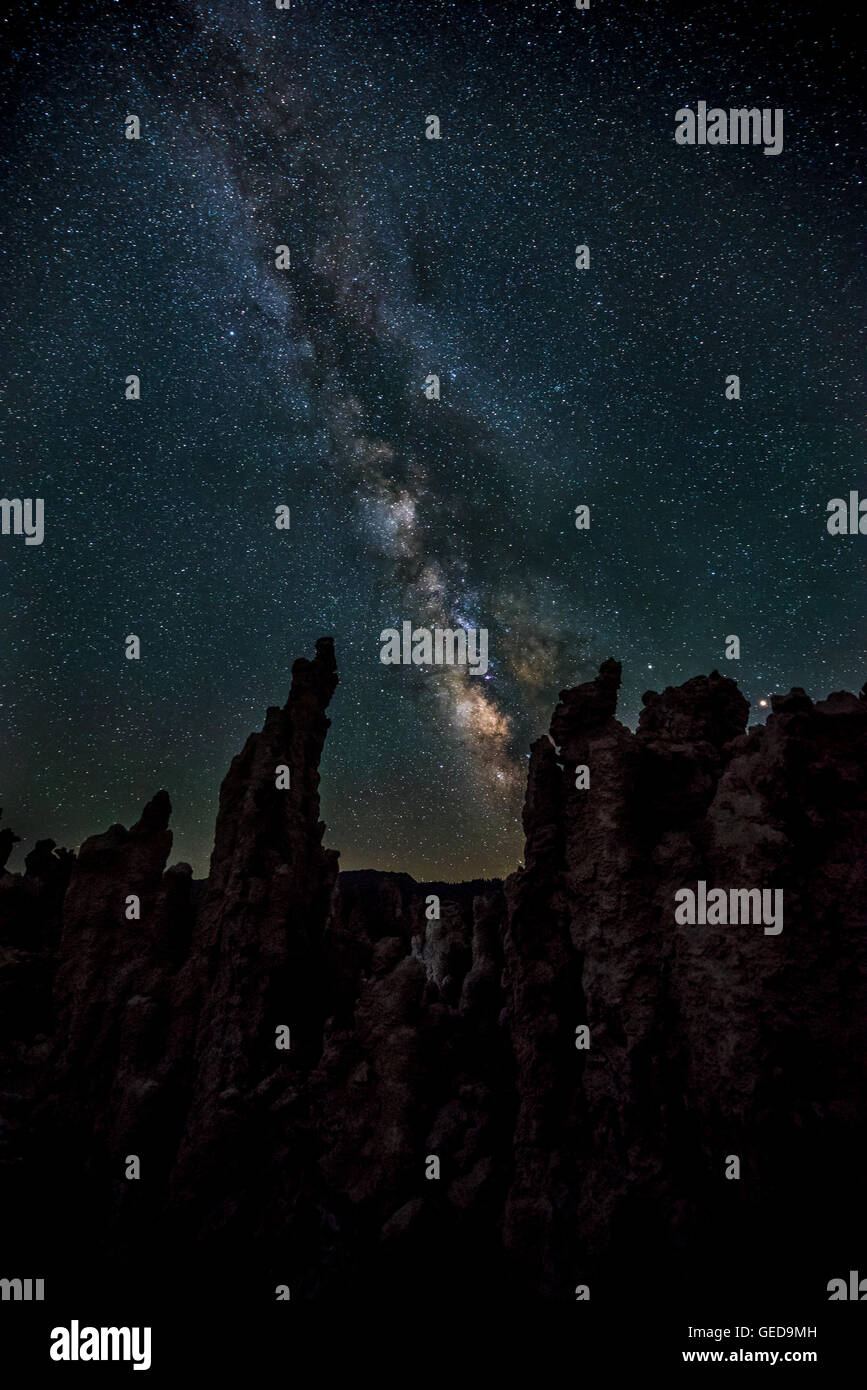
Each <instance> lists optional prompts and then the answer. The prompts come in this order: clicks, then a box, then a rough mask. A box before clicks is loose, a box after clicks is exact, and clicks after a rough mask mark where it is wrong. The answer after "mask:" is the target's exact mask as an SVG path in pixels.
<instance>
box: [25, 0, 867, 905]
mask: <svg viewBox="0 0 867 1390" xmlns="http://www.w3.org/2000/svg"><path fill="white" fill-rule="evenodd" d="M855 17H856V7H854V6H852V7H851V8H848V7H847V6H846V5H845V4H844V5H842V6H833V7H832V6H825V7H815V6H805V7H804V8H803V9H801V8H799V7H796V6H792V5H787V4H785V3H781V4H777V5H774V6H767V7H765V6H763V5H762V4H761V3H757V0H730V3H704V4H700V5H690V6H681V5H679V4H675V3H670V2H669V3H667V2H666V0H659V3H652V0H592V3H591V9H590V11H588V12H578V11H576V10H575V9H574V7H573V6H572V5H571V4H570V3H567V2H566V0H558V2H557V3H547V2H546V0H542V2H541V3H535V4H530V3H528V4H521V5H519V4H511V3H505V2H504V0H500V2H499V3H497V4H489V3H484V0H483V2H482V3H473V4H457V3H451V2H449V3H444V2H443V0H440V3H437V2H436V0H434V3H425V4H421V3H416V0H400V3H397V0H364V3H358V2H356V0H340V3H337V2H336V0H334V2H328V0H321V2H317V0H308V2H307V3H303V2H302V0H298V2H297V3H296V4H295V5H294V6H293V8H292V9H291V10H289V11H286V12H282V11H278V10H277V9H276V7H275V6H274V5H273V3H271V0H217V2H216V3H212V4H207V3H202V4H200V3H192V2H191V3H182V0H149V3H148V4H144V3H141V2H139V3H128V0H117V3H111V4H103V3H91V4H85V3H74V2H73V0H69V2H65V0H53V2H52V3H49V2H48V0H39V3H37V2H36V0H32V2H31V3H12V4H9V5H7V6H6V8H5V12H4V14H3V16H2V19H0V37H2V42H3V52H2V66H3V72H4V74H5V82H4V96H3V99H2V105H0V115H2V124H0V180H2V188H0V194H2V203H0V206H2V208H3V223H4V237H3V245H2V252H0V290H2V294H3V300H4V304H6V305H8V306H9V307H8V308H7V312H6V323H5V330H6V331H5V333H4V339H5V346H4V354H3V355H4V370H3V372H2V386H0V390H2V431H3V435H2V472H0V494H2V495H3V496H6V497H10V498H11V497H36V496H38V497H42V498H44V500H45V514H46V521H45V526H46V532H45V540H44V543H43V544H42V545H41V546H25V545H24V544H23V540H22V538H20V537H13V536H3V537H0V583H2V595H3V601H2V606H0V630H2V643H0V804H2V805H3V807H4V823H6V824H9V825H11V826H12V827H13V828H14V829H15V830H16V831H17V833H18V834H19V835H21V836H22V837H23V838H24V841H25V842H24V843H23V844H22V845H21V846H20V847H19V849H18V850H17V851H16V857H15V858H13V860H12V862H11V867H13V868H15V867H20V862H21V858H22V857H23V854H24V853H25V852H27V851H28V850H29V849H30V848H31V847H32V841H33V839H34V838H37V837H40V836H48V835H50V836H52V837H53V838H54V839H55V840H57V841H58V843H61V844H66V845H70V846H74V845H77V844H78V843H80V841H81V840H82V839H83V838H84V837H85V836H87V835H88V834H92V833H95V832H97V831H100V830H102V829H104V828H106V827H107V826H108V825H109V824H111V823H113V822H115V821H118V820H119V821H122V822H123V823H124V824H130V823H131V822H132V821H134V820H135V819H136V818H137V817H138V814H139V812H140V808H141V806H142V804H143V803H144V801H145V800H146V799H148V798H149V797H150V796H151V795H152V794H153V792H154V791H155V790H156V789H157V788H159V787H161V786H164V787H166V788H167V789H168V790H169V792H170V794H171V797H172V801H173V805H174V813H173V820H172V824H173V828H174V832H175V843H174V849H173V852H172V859H173V860H178V859H182V860H186V861H188V862H190V863H192V864H193V866H194V870H195V872H196V873H197V874H203V873H205V872H206V871H207V861H208V856H209V854H210V849H211V843H212V832H213V823H214V817H215V813H216V806H217V796H218V789H219V784H220V781H221V779H222V777H223V775H224V773H225V771H226V769H227V767H228V764H229V762H230V760H231V758H232V756H233V755H234V754H235V753H236V752H237V751H239V750H240V748H241V747H242V745H243V742H244V739H245V738H246V736H247V734H248V733H249V732H251V731H252V730H254V729H258V728H260V727H261V725H262V721H263V717H264V712H265V709H266V707H267V706H268V705H271V704H282V703H283V702H284V701H285V699H286V695H287V693H288V688H289V683H290V672H291V665H292V662H293V660H294V659H295V658H296V657H298V656H301V655H307V656H311V655H312V654H313V646H314V642H315V640H316V638H317V637H318V636H320V635H323V634H331V635H333V636H334V638H335V643H336V651H337V658H338V665H339V669H340V679H341V684H340V686H339V687H338V691H337V693H336V695H335V697H334V700H333V701H332V704H331V708H330V715H331V718H332V728H331V730H330V732H329V736H328V740H327V744H326V750H325V754H324V757H323V761H322V766H321V774H322V787H321V795H322V808H323V812H322V813H323V817H324V819H325V820H326V822H327V824H328V830H327V832H326V843H327V844H329V845H330V846H332V847H335V848H338V849H340V850H341V865H342V867H343V868H347V869H352V868H360V867H374V868H380V869H403V870H406V871H408V872H410V873H413V874H414V875H415V876H416V877H419V878H425V877H427V878H447V879H448V878H451V879H463V878H471V877H474V876H476V875H498V874H503V873H506V872H509V871H511V870H512V869H513V868H514V867H515V865H516V863H517V862H518V861H519V859H520V856H521V851H522V834H521V828H520V809H521V802H522V798H523V788H524V783H525V778H526V766H527V752H528V747H529V743H530V742H531V741H532V740H533V739H534V738H536V737H538V736H539V734H540V733H543V732H544V731H545V729H546V728H547V724H548V720H549V718H550V713H551V710H552V709H553V706H554V704H555V703H556V700H557V696H558V692H559V691H560V690H561V689H562V688H563V687H565V686H568V685H574V684H576V683H577V682H579V681H581V680H586V679H588V678H590V677H591V676H592V675H593V674H595V670H596V668H597V666H598V664H599V662H600V661H601V660H603V659H604V658H606V657H608V656H614V657H616V658H617V659H618V660H620V661H622V662H623V667H624V672H623V677H624V679H623V689H622V691H621V704H620V717H621V718H622V719H623V720H624V721H625V722H626V723H628V724H630V725H632V726H634V724H635V722H636V720H637V716H638V713H639V710H640V708H641V695H642V693H643V691H645V690H647V689H662V688H663V687H664V686H666V685H669V684H679V683H681V682H682V681H684V680H686V679H688V678H689V677H691V676H693V675H696V674H699V673H702V672H708V671H710V670H711V669H713V668H715V667H716V668H719V669H721V670H723V671H724V672H725V673H726V674H728V675H733V676H735V677H736V679H737V680H738V682H739V684H740V686H741V689H742V690H743V691H744V693H745V695H746V696H747V698H748V699H749V700H750V701H751V704H752V719H753V721H754V722H756V721H759V720H761V719H762V718H764V717H765V715H766V712H767V708H766V706H763V705H762V704H761V703H760V702H761V701H763V700H765V701H767V699H768V698H769V695H770V693H771V692H773V691H776V690H788V689H789V687H790V686H792V685H803V686H805V687H806V688H807V690H808V691H809V692H810V693H811V694H813V695H814V696H817V697H823V696H824V695H826V694H827V693H828V692H829V691H831V690H835V689H842V688H845V689H850V690H857V689H859V688H860V686H861V685H862V683H863V682H864V680H865V677H867V661H865V635H867V617H865V564H864V548H865V547H867V539H865V538H863V537H841V538H832V537H831V536H829V535H828V533H827V530H826V526H825V520H826V506H827V503H828V501H829V499H830V498H831V497H835V496H846V495H847V494H848V492H849V491H850V490H851V489H859V488H860V489H861V491H862V493H865V492H867V469H865V466H864V449H863V439H864V420H865V371H864V354H863V337H864V326H865V316H864V307H865V304H864V301H865V282H864V276H863V270H862V268H861V266H862V260H863V227H864V217H863V182H862V179H863V176H864V168H865V165H864V158H863V156H864V134H863V129H864V105H863V98H862V96H861V93H860V91H859V82H858V79H859V58H858V48H857V45H856V43H855V41H854V30H853V21H854V19H855ZM699 100H705V101H707V102H708V104H709V105H711V106H714V105H718V106H721V107H724V108H727V107H729V106H737V107H740V106H759V107H765V106H769V107H781V108H783V110H784V113H785V117H784V120H785V125H784V130H785V145H784V149H783V152H782V153H781V154H780V155H779V156H777V157H773V158H771V157H767V156H765V155H764V154H763V152H762V149H761V148H760V147H757V148H752V147H746V148H741V147H731V148H718V149H712V148H698V147H695V148H690V147H681V146H678V145H677V144H676V143H675V141H674V129H675V119H674V118H675V112H676V111H677V110H678V109H679V108H681V107H684V106H691V107H693V108H694V107H695V105H696V103H697V102H698V101H699ZM129 113H133V114H136V115H138V116H139V118H140V121H141V131H142V134H141V139H140V140H139V141H128V140H126V139H125V138H124V121H125V117H126V116H127V114H129ZM429 114H436V115H438V116H439V118H440V121H441V130H442V139H441V140H439V141H433V140H428V139H426V138H425V133H424V132H425V118H426V117H427V116H428V115H429ZM584 243H586V244H588V245H589V246H590V250H591V265H590V269H589V270H585V271H579V270H577V269H576V268H575V248H576V246H577V245H579V244H584ZM280 244H285V245H288V246H289V247H290V250H291V261H292V264H291V268H290V269H289V270H283V271H280V270H277V269H276V268H275V264H274V262H275V248H276V246H277V245H280ZM431 372H433V373H437V374H438V375H439V376H440V379H441V391H442V398H441V400H440V401H438V402H436V401H429V400H427V399H426V397H425V395H424V393H423V390H422V386H423V383H424V381H425V378H426V377H427V375H428V373H431ZM130 373H136V374H139V375H140V377H141V390H142V399H141V400H140V401H137V402H131V401H127V400H125V399H124V389H125V388H124V383H125V378H126V377H127V376H128V375H129V374H130ZM731 373H737V374H739V375H740V378H741V392H742V399H741V400H740V401H737V402H734V401H728V400H726V398H725V378H726V376H727V375H729V374H731ZM582 503H583V504H586V505H588V506H589V507H590V509H591V513H590V514H591V525H590V529H589V530H588V531H578V530H576V528H575V525H574V512H575V508H576V506H577V505H579V504H582ZM281 504H282V505H288V506H289V507H290V508H291V518H292V520H291V528H290V530H289V531H278V530H277V529H276V528H275V526H274V516H275V508H276V507H277V506H278V505H281ZM404 619H409V620H410V621H412V622H413V624H414V626H416V625H418V626H429V627H432V626H435V625H440V626H446V627H454V626H456V625H457V624H463V625H468V626H471V627H486V628H487V629H488V632H489V648H490V669H489V671H488V675H487V677H486V678H484V679H482V678H480V677H469V676H467V675H465V674H464V673H462V672H460V671H458V670H444V669H441V668H432V669H418V668H415V667H402V666H401V667H386V666H383V665H382V664H381V662H380V660H379V652H380V640H379V637H380V632H381V631H382V629H384V628H386V627H391V626H399V625H400V623H401V622H402V621H403V620H404ZM129 633H135V634H137V635H138V636H139V637H140V639H141V644H142V658H141V660H140V661H138V662H135V661H128V660H126V659H125V657H124V648H125V638H126V636H127V635H128V634H129ZM729 634H737V635H738V636H739V637H740V639H741V653H742V654H741V660H740V661H739V662H735V661H727V660H726V659H725V654H724V653H725V638H726V636H727V635H729Z"/></svg>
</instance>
